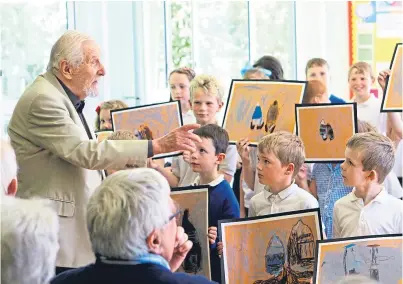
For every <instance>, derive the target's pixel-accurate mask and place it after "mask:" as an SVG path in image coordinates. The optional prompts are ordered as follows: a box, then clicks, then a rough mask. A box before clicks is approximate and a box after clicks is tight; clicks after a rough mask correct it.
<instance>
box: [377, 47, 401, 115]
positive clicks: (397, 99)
mask: <svg viewBox="0 0 403 284" xmlns="http://www.w3.org/2000/svg"><path fill="white" fill-rule="evenodd" d="M402 61H403V46H402V43H398V44H396V47H395V51H394V53H393V58H392V62H391V66H390V70H391V71H392V74H391V75H390V76H389V79H388V82H387V84H386V88H385V93H384V97H383V100H382V107H381V111H394V112H401V111H402V110H403V97H402V92H403V83H402V82H403V72H402V68H403V67H402Z"/></svg>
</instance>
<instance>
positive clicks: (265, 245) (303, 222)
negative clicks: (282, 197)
mask: <svg viewBox="0 0 403 284" xmlns="http://www.w3.org/2000/svg"><path fill="white" fill-rule="evenodd" d="M219 236H221V239H222V242H223V258H222V261H221V264H222V271H223V272H222V275H223V276H222V277H223V279H222V283H226V284H233V283H254V284H263V283H286V284H297V283H306V284H309V282H310V280H311V278H312V276H313V271H314V258H315V248H316V247H315V242H316V241H317V240H321V239H322V238H323V235H322V226H321V221H320V215H319V209H318V208H317V209H308V210H300V211H292V212H286V213H279V214H272V215H266V216H259V217H251V218H244V219H234V220H222V221H220V222H219Z"/></svg>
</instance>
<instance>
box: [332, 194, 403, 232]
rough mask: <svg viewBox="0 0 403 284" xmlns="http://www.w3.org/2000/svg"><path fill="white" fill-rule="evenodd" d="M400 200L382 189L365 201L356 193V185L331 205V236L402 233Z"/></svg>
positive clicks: (402, 204)
mask: <svg viewBox="0 0 403 284" xmlns="http://www.w3.org/2000/svg"><path fill="white" fill-rule="evenodd" d="M402 206H403V202H402V201H401V200H399V199H397V198H395V197H393V196H391V195H389V194H388V193H387V192H386V190H385V189H382V191H381V192H379V194H378V195H377V196H376V197H375V198H374V199H373V200H372V201H371V202H370V203H368V204H367V205H365V206H364V201H363V200H362V198H358V197H357V196H356V195H355V189H353V191H352V192H351V193H350V194H348V195H347V196H345V197H343V198H342V199H340V200H338V201H337V202H336V204H335V206H334V215H333V237H334V238H346V237H354V236H367V235H384V234H401V233H402V221H403V208H402Z"/></svg>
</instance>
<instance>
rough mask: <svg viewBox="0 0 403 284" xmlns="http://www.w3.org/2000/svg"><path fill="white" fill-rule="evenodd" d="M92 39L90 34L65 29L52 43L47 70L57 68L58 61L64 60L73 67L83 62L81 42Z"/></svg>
mask: <svg viewBox="0 0 403 284" xmlns="http://www.w3.org/2000/svg"><path fill="white" fill-rule="evenodd" d="M89 40H93V39H92V38H91V37H90V36H88V35H86V34H83V33H80V32H78V31H66V32H65V33H64V34H63V35H62V36H61V37H60V38H59V39H58V40H57V41H56V43H55V44H54V45H53V47H52V51H51V52H50V58H49V63H48V67H47V70H48V71H53V70H59V66H60V62H61V61H62V60H66V61H67V63H68V64H69V65H71V66H72V67H73V68H77V67H78V66H80V64H81V63H83V62H84V59H85V54H84V50H83V48H82V44H83V43H84V42H85V41H89Z"/></svg>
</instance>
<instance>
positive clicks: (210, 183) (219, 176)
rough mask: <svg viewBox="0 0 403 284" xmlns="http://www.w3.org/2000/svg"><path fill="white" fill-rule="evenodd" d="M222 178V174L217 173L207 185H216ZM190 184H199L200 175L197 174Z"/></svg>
mask: <svg viewBox="0 0 403 284" xmlns="http://www.w3.org/2000/svg"><path fill="white" fill-rule="evenodd" d="M223 180H224V175H218V177H217V178H216V179H215V180H213V181H211V182H209V183H208V184H207V185H209V186H217V185H218V184H220V183H221V182H222V181H223ZM192 185H200V176H197V177H196V178H195V180H194V181H193V183H192Z"/></svg>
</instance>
